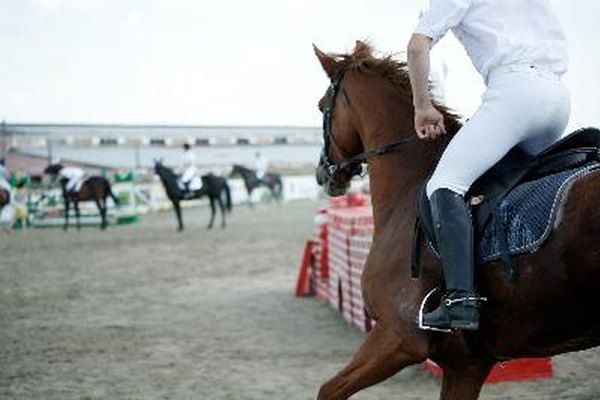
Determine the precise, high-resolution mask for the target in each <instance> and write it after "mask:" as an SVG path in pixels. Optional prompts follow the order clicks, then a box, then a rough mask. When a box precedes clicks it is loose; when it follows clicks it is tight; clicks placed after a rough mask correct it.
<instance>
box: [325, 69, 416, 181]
mask: <svg viewBox="0 0 600 400" xmlns="http://www.w3.org/2000/svg"><path fill="white" fill-rule="evenodd" d="M343 78H344V71H341V72H340V73H338V74H337V76H336V77H335V78H334V79H332V80H331V84H330V85H329V88H328V89H327V98H326V101H325V108H324V110H323V151H322V153H321V160H320V164H321V165H322V167H323V170H324V171H325V172H326V174H327V179H328V180H333V178H334V177H335V175H336V174H337V173H339V172H340V171H342V170H344V169H346V168H348V167H350V166H352V165H353V164H356V163H364V162H366V161H367V160H369V159H370V158H372V157H376V156H382V155H385V154H388V153H392V152H395V151H399V150H400V148H401V147H403V146H404V145H406V144H409V143H414V142H416V141H417V140H418V139H417V137H416V136H412V137H410V138H408V139H402V140H398V141H395V142H392V143H388V144H384V145H382V146H378V147H375V148H373V149H368V150H365V151H363V152H362V153H359V154H356V155H354V156H350V155H349V154H350V153H349V152H347V151H346V150H345V149H344V148H343V147H342V146H341V145H340V144H339V143H338V142H337V140H336V139H335V136H334V135H333V130H332V125H333V123H332V122H333V121H332V120H333V109H334V107H335V100H336V98H337V95H338V92H339V89H340V84H341V82H342V79H343ZM331 142H333V144H334V145H335V146H336V147H337V148H338V149H339V150H340V152H341V153H342V154H344V156H345V157H346V158H344V159H343V160H342V161H340V162H336V161H334V160H332V159H331V157H330V156H329V148H330V145H331ZM359 173H360V165H358V166H357V167H354V168H353V169H352V170H351V174H352V175H358V174H359Z"/></svg>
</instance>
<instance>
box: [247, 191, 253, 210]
mask: <svg viewBox="0 0 600 400" xmlns="http://www.w3.org/2000/svg"><path fill="white" fill-rule="evenodd" d="M246 190H247V191H248V206H250V208H254V203H252V191H253V190H254V189H253V188H246Z"/></svg>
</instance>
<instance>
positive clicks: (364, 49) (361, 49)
mask: <svg viewBox="0 0 600 400" xmlns="http://www.w3.org/2000/svg"><path fill="white" fill-rule="evenodd" d="M352 53H353V54H354V56H355V57H358V58H367V57H370V56H371V53H372V51H371V46H370V45H369V44H368V43H365V42H363V41H362V40H357V41H356V43H355V44H354V51H353V52H352Z"/></svg>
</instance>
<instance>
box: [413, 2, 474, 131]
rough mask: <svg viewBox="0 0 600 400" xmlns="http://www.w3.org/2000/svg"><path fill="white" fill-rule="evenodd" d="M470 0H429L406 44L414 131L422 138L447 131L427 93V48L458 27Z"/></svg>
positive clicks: (428, 68)
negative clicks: (429, 3) (428, 5)
mask: <svg viewBox="0 0 600 400" xmlns="http://www.w3.org/2000/svg"><path fill="white" fill-rule="evenodd" d="M471 1H472V0H432V1H431V7H430V9H429V10H428V11H427V12H426V13H425V14H424V15H423V16H422V17H421V20H420V22H419V25H418V26H417V28H416V29H415V32H414V34H413V35H412V37H411V39H410V42H409V43H408V50H407V52H408V69H409V75H410V82H411V85H412V90H413V104H414V107H415V130H416V132H417V135H418V137H419V138H421V139H435V138H437V137H438V136H440V135H442V134H444V133H445V132H446V130H445V127H444V118H443V116H442V114H441V113H439V112H438V111H437V110H436V109H435V107H434V106H433V103H432V100H431V95H430V92H429V72H430V56H429V51H430V49H431V48H432V47H433V46H434V45H435V44H436V43H437V42H438V40H440V39H441V38H442V37H443V36H444V35H445V34H446V32H448V29H450V28H453V27H455V26H457V25H458V24H459V23H460V21H461V20H462V19H463V17H464V16H465V14H466V13H467V11H468V9H469V6H470V4H471Z"/></svg>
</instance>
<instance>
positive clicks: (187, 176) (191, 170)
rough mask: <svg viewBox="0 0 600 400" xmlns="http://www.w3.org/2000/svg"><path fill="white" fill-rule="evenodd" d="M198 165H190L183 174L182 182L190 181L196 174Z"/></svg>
mask: <svg viewBox="0 0 600 400" xmlns="http://www.w3.org/2000/svg"><path fill="white" fill-rule="evenodd" d="M196 173H197V171H196V167H188V168H186V169H185V171H183V174H182V175H181V182H184V183H188V182H190V181H191V180H192V179H193V178H194V176H196Z"/></svg>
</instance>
